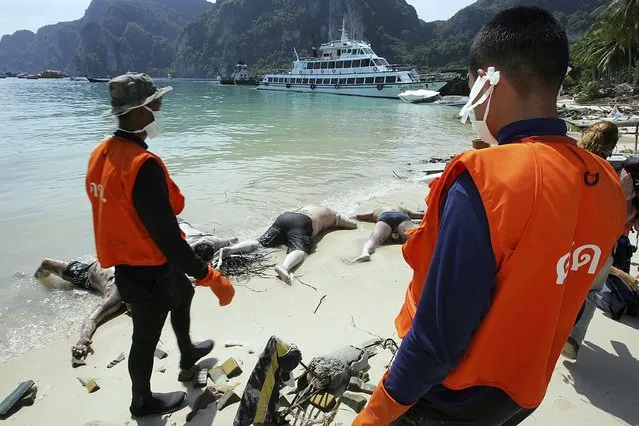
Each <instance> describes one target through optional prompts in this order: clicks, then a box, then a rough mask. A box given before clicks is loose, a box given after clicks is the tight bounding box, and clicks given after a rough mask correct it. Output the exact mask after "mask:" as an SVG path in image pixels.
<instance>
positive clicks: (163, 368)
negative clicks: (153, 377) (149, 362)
mask: <svg viewBox="0 0 639 426" xmlns="http://www.w3.org/2000/svg"><path fill="white" fill-rule="evenodd" d="M155 371H157V372H158V373H166V367H160V368H158V369H157V370H155Z"/></svg>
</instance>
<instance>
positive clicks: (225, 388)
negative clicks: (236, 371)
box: [215, 382, 240, 393]
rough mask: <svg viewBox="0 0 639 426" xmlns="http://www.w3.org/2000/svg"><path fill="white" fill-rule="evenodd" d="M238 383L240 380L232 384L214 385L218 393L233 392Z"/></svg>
mask: <svg viewBox="0 0 639 426" xmlns="http://www.w3.org/2000/svg"><path fill="white" fill-rule="evenodd" d="M239 385H240V382H236V383H233V384H232V385H221V386H215V389H216V390H217V391H218V392H219V393H228V392H233V391H234V390H235V388H237V387H238V386H239Z"/></svg>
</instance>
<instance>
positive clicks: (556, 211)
mask: <svg viewBox="0 0 639 426" xmlns="http://www.w3.org/2000/svg"><path fill="white" fill-rule="evenodd" d="M465 171H468V172H469V174H470V176H471V177H472V179H473V182H474V183H475V185H476V186H477V189H478V191H479V194H480V196H481V199H482V202H483V204H484V207H485V209H486V216H487V218H488V225H489V229H490V237H491V245H492V248H493V252H494V254H495V260H496V262H497V277H496V278H497V285H496V288H495V292H494V294H493V299H492V304H491V308H490V310H489V312H488V314H487V315H486V317H485V318H484V319H483V321H482V323H481V326H480V327H479V329H478V330H477V331H476V332H475V334H474V335H473V338H472V340H471V343H470V346H469V347H468V349H467V351H466V353H465V354H464V357H463V358H462V360H461V361H460V363H459V364H458V366H457V368H456V369H455V371H453V372H451V373H450V374H449V375H448V377H447V378H446V380H445V381H444V385H445V386H446V387H448V388H450V389H464V388H468V387H471V386H476V385H486V386H493V387H497V388H499V389H502V390H503V391H504V392H506V393H507V394H508V395H509V396H510V397H511V398H512V399H513V400H515V401H516V402H517V403H518V404H519V405H521V406H522V407H528V408H533V407H536V406H537V405H539V404H540V403H541V401H542V399H543V397H544V394H545V391H546V388H547V386H548V383H549V381H550V377H551V375H552V371H553V369H554V367H555V363H556V362H557V359H558V357H559V354H560V353H561V349H562V347H563V345H564V343H565V342H566V339H567V338H568V335H569V334H570V331H571V329H572V326H573V325H574V322H575V318H576V316H577V313H578V312H579V309H580V308H581V305H582V303H583V301H584V298H585V296H586V294H587V292H588V290H589V289H590V286H591V284H592V282H593V280H594V279H595V277H596V276H597V274H598V272H599V271H600V269H601V268H602V267H603V265H604V262H605V260H606V258H607V257H608V254H609V253H610V252H611V250H612V247H613V244H614V242H615V241H616V239H617V238H618V237H619V235H620V234H621V232H622V231H623V224H624V221H625V211H624V210H625V202H624V197H623V191H622V189H621V184H620V182H619V178H618V176H617V175H616V173H615V172H614V170H613V169H612V167H611V166H610V165H609V164H608V163H607V162H606V161H605V160H602V159H601V158H599V157H596V156H594V155H592V154H590V153H588V152H586V151H584V150H581V149H580V148H578V147H577V146H576V145H575V141H574V140H572V139H570V138H568V137H558V136H553V137H534V138H527V139H524V140H523V141H521V142H519V143H515V144H509V145H505V146H499V147H495V148H489V149H483V150H481V151H472V152H467V153H464V154H461V155H459V156H457V157H456V158H455V159H454V160H453V161H452V162H451V163H450V165H449V166H448V167H447V169H446V171H445V172H444V174H443V176H442V177H441V179H440V180H439V181H438V182H437V183H436V184H435V185H433V187H432V188H431V192H430V193H429V195H428V197H427V204H428V209H427V211H426V215H425V216H424V218H423V220H422V223H421V225H420V227H419V228H418V229H417V230H416V231H415V233H414V234H413V236H412V238H411V239H410V240H409V241H408V242H407V243H406V244H405V245H404V248H403V254H404V258H405V259H406V262H407V263H408V264H409V265H410V266H411V268H412V269H413V278H412V280H411V283H410V286H409V288H408V291H407V292H406V298H405V302H404V305H403V307H402V310H401V312H400V314H399V315H398V317H397V319H396V320H395V325H396V328H397V331H398V333H399V335H400V337H402V338H403V337H404V336H406V334H407V333H408V331H409V330H410V328H411V327H412V321H413V318H414V317H415V311H416V304H417V302H418V301H419V298H420V296H421V293H422V290H423V288H424V285H425V283H426V277H427V275H428V269H429V268H430V262H431V258H432V256H433V252H434V250H435V244H436V242H437V235H438V229H439V214H440V207H441V206H442V202H443V200H444V197H445V195H446V193H447V191H448V188H450V186H451V185H452V183H453V182H454V181H455V179H456V178H457V177H458V176H459V175H460V174H461V173H463V172H465ZM586 173H589V174H588V175H586ZM595 176H597V178H598V182H597V184H596V185H592V182H593V181H594V177H595ZM587 180H588V182H589V184H586V181H587ZM589 185H590V186H589ZM469 285H472V283H469Z"/></svg>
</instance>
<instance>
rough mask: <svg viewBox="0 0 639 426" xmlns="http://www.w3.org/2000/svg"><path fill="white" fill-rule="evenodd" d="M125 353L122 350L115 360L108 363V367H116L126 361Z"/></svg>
mask: <svg viewBox="0 0 639 426" xmlns="http://www.w3.org/2000/svg"><path fill="white" fill-rule="evenodd" d="M124 358H125V355H124V352H122V353H121V354H120V355H118V357H117V358H115V359H114V360H112V361H111V362H110V363H109V365H107V368H113V367H115V366H116V365H117V364H119V363H121V362H122V361H124Z"/></svg>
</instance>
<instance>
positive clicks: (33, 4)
mask: <svg viewBox="0 0 639 426" xmlns="http://www.w3.org/2000/svg"><path fill="white" fill-rule="evenodd" d="M90 1H91V0H0V36H1V35H3V34H12V33H13V32H14V31H16V30H23V29H25V30H31V31H36V30H37V29H38V28H40V27H43V26H45V25H49V24H55V23H57V22H61V21H72V20H75V19H79V18H80V17H82V15H83V14H84V11H85V9H86V8H87V6H88V5H89V3H90ZM407 1H408V3H410V4H411V5H413V6H414V7H415V9H416V10H417V14H418V15H419V17H420V18H421V19H423V20H424V21H434V20H438V19H448V18H450V17H451V16H453V15H454V14H455V12H457V11H458V10H459V9H461V8H463V7H465V6H468V5H469V4H471V3H474V1H475V0H445V1H441V0H407Z"/></svg>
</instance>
